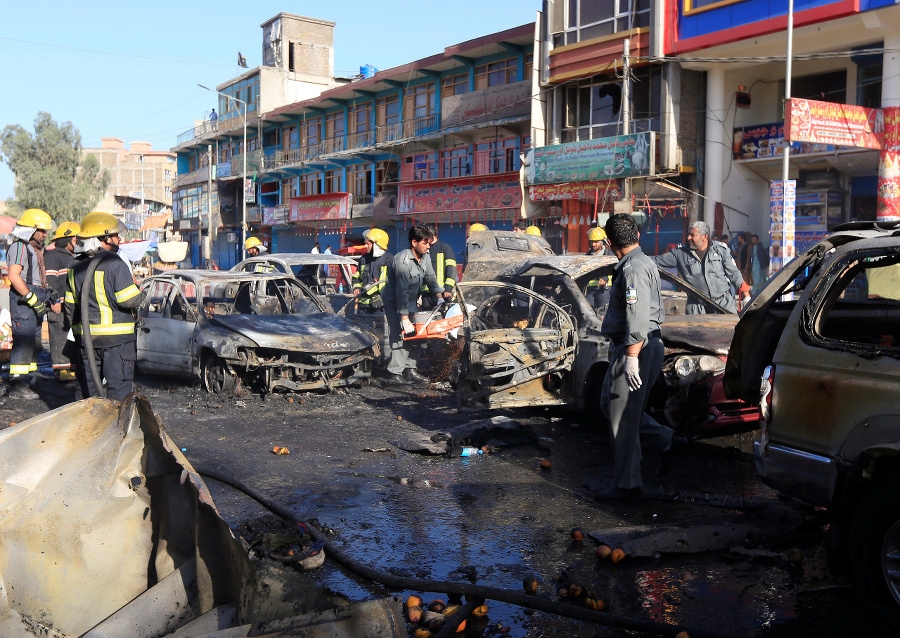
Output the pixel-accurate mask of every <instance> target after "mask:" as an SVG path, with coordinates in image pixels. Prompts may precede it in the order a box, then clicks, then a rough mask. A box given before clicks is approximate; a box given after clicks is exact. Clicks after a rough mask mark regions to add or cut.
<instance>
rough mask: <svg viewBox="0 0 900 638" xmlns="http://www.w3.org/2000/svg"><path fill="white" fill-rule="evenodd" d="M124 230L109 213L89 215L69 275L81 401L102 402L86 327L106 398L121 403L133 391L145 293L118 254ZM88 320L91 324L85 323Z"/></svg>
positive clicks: (68, 295)
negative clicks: (92, 398) (84, 312)
mask: <svg viewBox="0 0 900 638" xmlns="http://www.w3.org/2000/svg"><path fill="white" fill-rule="evenodd" d="M124 231H125V227H124V225H123V224H122V223H121V222H120V221H119V220H117V219H116V218H115V217H114V216H113V215H111V214H109V213H97V212H95V213H90V214H89V215H87V216H86V217H85V218H84V219H83V220H82V222H81V230H79V232H78V240H79V243H78V247H77V249H76V250H77V252H78V257H77V258H76V259H75V263H74V264H73V265H72V267H71V268H70V269H69V277H68V280H67V282H66V311H67V312H68V313H70V316H71V318H72V332H73V334H74V335H75V343H76V346H77V350H76V353H75V376H76V379H77V381H78V386H77V387H76V390H75V397H76V399H81V398H85V397H88V396H100V392H99V388H97V387H96V386H95V384H94V378H93V376H92V374H91V372H90V369H89V368H88V365H89V363H88V362H89V359H88V356H89V354H88V351H87V343H86V341H85V333H84V324H85V323H87V327H88V330H89V331H90V337H91V342H92V343H91V348H92V351H93V355H94V357H95V360H96V363H97V368H98V370H99V373H100V377H101V378H105V379H106V396H107V397H108V398H110V399H115V400H117V401H122V400H123V399H125V397H126V396H128V395H129V394H130V393H131V392H133V391H134V362H135V359H136V358H137V352H136V339H137V336H136V333H135V310H136V309H137V308H138V306H140V305H141V293H140V291H139V290H138V288H137V286H136V285H135V284H134V279H132V277H131V272H130V271H129V269H128V266H127V265H126V264H125V262H124V261H123V260H122V259H120V258H119V257H118V256H117V255H116V253H117V252H118V251H119V242H120V241H121V238H120V237H119V233H122V232H124ZM95 260H96V270H95V271H94V274H93V277H92V280H91V281H89V282H85V277H86V276H87V270H88V267H89V266H90V264H91V263H92V262H93V261H95ZM82 291H85V293H86V294H87V301H88V316H87V317H86V318H85V317H82V315H81V293H82ZM85 319H87V321H85Z"/></svg>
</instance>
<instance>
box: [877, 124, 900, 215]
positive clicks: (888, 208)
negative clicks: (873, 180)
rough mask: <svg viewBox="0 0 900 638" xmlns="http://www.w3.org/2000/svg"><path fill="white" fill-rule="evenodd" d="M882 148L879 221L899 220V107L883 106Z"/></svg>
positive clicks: (879, 173) (879, 176)
mask: <svg viewBox="0 0 900 638" xmlns="http://www.w3.org/2000/svg"><path fill="white" fill-rule="evenodd" d="M883 111H884V148H883V149H882V150H881V158H880V159H881V163H880V165H879V167H878V211H877V212H876V213H875V218H876V219H877V220H878V221H880V222H889V221H897V220H900V108H898V107H895V106H892V107H885V108H884V109H883Z"/></svg>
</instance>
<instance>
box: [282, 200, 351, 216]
mask: <svg viewBox="0 0 900 638" xmlns="http://www.w3.org/2000/svg"><path fill="white" fill-rule="evenodd" d="M326 219H350V193H326V194H325V195H306V196H304V197H292V198H291V214H290V220H291V221H292V222H314V221H322V220H326Z"/></svg>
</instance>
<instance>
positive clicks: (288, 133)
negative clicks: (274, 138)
mask: <svg viewBox="0 0 900 638" xmlns="http://www.w3.org/2000/svg"><path fill="white" fill-rule="evenodd" d="M298 146H300V134H299V132H298V131H297V127H296V126H285V127H284V128H283V129H282V131H281V147H282V148H297V147H298Z"/></svg>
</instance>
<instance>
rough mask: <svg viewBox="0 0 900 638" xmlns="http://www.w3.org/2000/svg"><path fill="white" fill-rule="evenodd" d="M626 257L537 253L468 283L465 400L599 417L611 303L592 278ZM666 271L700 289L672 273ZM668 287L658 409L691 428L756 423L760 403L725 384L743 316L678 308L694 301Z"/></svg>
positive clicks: (461, 388)
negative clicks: (686, 312) (728, 392)
mask: <svg viewBox="0 0 900 638" xmlns="http://www.w3.org/2000/svg"><path fill="white" fill-rule="evenodd" d="M616 261H617V260H616V258H615V257H599V256H590V257H588V256H584V255H577V256H554V255H549V256H542V257H531V258H529V259H526V260H524V261H520V262H519V263H518V264H516V265H514V266H512V267H509V268H507V269H506V270H505V271H503V272H501V273H500V274H499V275H498V276H497V278H496V279H495V280H492V281H468V280H467V281H463V282H460V283H459V284H458V292H459V295H460V297H461V306H462V307H463V308H464V309H465V310H464V313H465V322H464V329H463V332H464V333H465V338H466V345H465V348H464V351H463V355H462V361H461V368H460V374H459V378H458V381H457V400H458V406H459V407H460V409H484V408H501V407H506V408H508V407H526V406H548V405H562V406H568V407H571V408H574V409H576V410H580V411H584V412H586V413H589V414H594V415H597V416H598V417H599V414H600V409H599V402H600V393H601V389H602V384H603V378H604V377H605V375H606V368H607V357H608V350H609V340H608V339H607V338H606V337H605V336H603V335H601V333H600V328H601V325H602V323H603V316H604V315H605V312H606V307H605V306H602V305H601V306H594V305H592V304H593V303H595V301H599V296H597V295H594V294H592V290H591V287H592V284H594V283H595V282H596V281H597V280H599V279H603V278H606V277H609V276H611V275H612V272H613V268H614V266H615V264H616ZM660 275H661V277H663V278H664V279H665V280H667V281H669V282H670V283H673V284H675V285H677V286H678V287H679V288H681V289H682V290H688V289H691V287H690V286H689V285H688V284H687V283H686V282H684V281H682V280H680V279H679V278H678V277H675V276H674V275H671V274H670V273H668V272H665V271H660ZM691 292H692V293H694V294H699V292H698V291H695V290H693V289H691ZM663 296H664V304H665V306H666V310H667V316H666V320H665V322H664V323H663V325H662V338H663V342H664V343H665V346H666V356H665V362H664V365H663V369H662V373H661V374H660V376H659V379H658V380H657V382H656V384H655V386H654V388H653V389H652V390H651V395H650V403H649V406H648V410H649V411H650V412H651V414H653V415H654V417H655V418H657V420H659V421H660V422H661V423H665V424H667V425H670V426H671V427H673V428H675V429H676V430H677V431H678V432H679V433H680V434H682V435H684V436H689V437H699V436H702V435H704V434H706V433H708V432H710V431H715V432H717V433H719V432H721V431H722V430H723V428H727V429H733V430H737V429H746V430H749V429H752V428H753V427H754V424H755V422H756V419H757V417H758V413H757V411H756V409H755V408H752V407H750V406H747V405H746V404H744V403H743V402H741V401H731V400H728V399H726V398H725V396H724V393H723V392H722V384H721V379H722V373H723V371H724V369H725V360H726V358H727V353H728V347H729V344H730V342H731V337H732V335H733V333H734V326H735V324H736V323H737V320H738V317H737V315H735V314H727V313H726V311H724V309H722V313H723V314H716V315H694V316H683V315H670V314H669V313H670V312H672V310H676V309H678V308H679V307H681V308H683V307H684V297H685V295H684V292H675V291H672V290H668V291H664V295H663ZM701 296H702V295H701Z"/></svg>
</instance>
